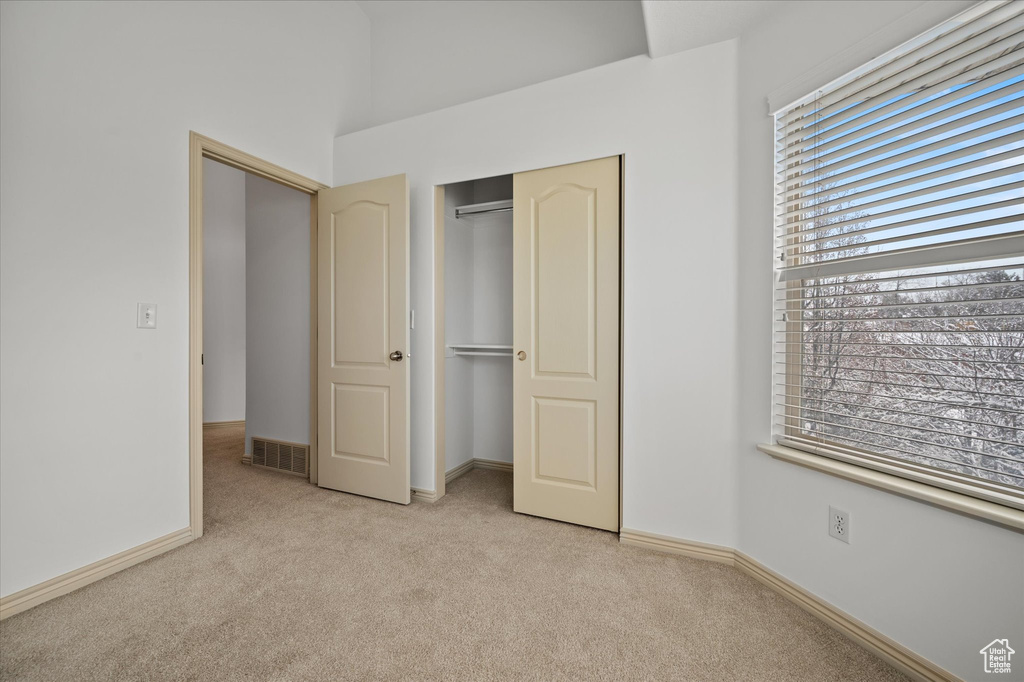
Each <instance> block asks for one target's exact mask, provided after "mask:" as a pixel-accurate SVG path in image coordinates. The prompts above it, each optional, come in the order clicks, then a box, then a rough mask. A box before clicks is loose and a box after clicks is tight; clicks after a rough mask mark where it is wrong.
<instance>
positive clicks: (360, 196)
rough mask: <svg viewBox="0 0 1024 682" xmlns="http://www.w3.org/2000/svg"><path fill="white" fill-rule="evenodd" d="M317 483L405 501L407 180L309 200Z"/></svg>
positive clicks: (395, 179)
mask: <svg viewBox="0 0 1024 682" xmlns="http://www.w3.org/2000/svg"><path fill="white" fill-rule="evenodd" d="M317 204H318V213H319V215H318V221H317V229H318V235H319V236H318V243H317V258H318V268H317V276H318V279H319V283H318V285H319V288H318V296H317V305H318V307H319V311H318V317H317V328H318V329H317V348H318V351H317V365H318V371H317V410H318V419H319V427H318V428H319V434H318V438H317V442H318V448H317V463H318V465H319V480H318V481H317V482H318V484H319V485H320V486H322V487H324V488H333V489H335V490H342V491H345V492H349V493H356V494H358V495H366V496H367V497H376V498H379V499H382V500H390V501H391V502H399V503H401V504H409V495H410V487H409V361H408V360H407V359H406V357H405V356H406V355H407V354H408V352H409V331H408V328H409V325H407V324H406V319H407V318H408V316H407V314H406V310H407V309H408V305H407V301H408V291H409V208H408V207H409V185H408V183H407V182H406V178H405V176H404V175H396V176H393V177H390V178H382V179H380V180H371V181H369V182H361V183H358V184H355V185H346V186H344V187H335V188H334V189H328V190H323V191H321V192H320V194H319V196H318V199H317Z"/></svg>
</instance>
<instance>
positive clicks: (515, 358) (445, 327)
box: [317, 156, 622, 531]
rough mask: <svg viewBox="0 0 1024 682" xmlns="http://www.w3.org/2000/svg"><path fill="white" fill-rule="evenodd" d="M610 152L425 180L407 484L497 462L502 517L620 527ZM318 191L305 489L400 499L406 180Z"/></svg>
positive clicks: (617, 186)
mask: <svg viewBox="0 0 1024 682" xmlns="http://www.w3.org/2000/svg"><path fill="white" fill-rule="evenodd" d="M621 162H622V160H621V158H620V157H617V156H612V157H606V158H603V159H596V160H594V161H584V162H581V163H572V164H567V165H564V166H554V167H550V168H542V169H539V170H532V171H525V172H520V173H515V174H513V175H505V176H499V177H490V178H486V179H482V180H473V181H467V182H459V183H452V184H447V185H438V186H435V187H434V196H435V203H434V215H435V223H434V229H435V231H436V233H435V237H436V239H437V241H436V242H435V243H436V244H437V245H438V248H437V249H435V251H434V258H435V266H436V269H435V274H436V276H437V278H438V279H437V280H436V285H437V286H435V288H434V295H435V297H436V298H435V319H434V325H435V326H434V333H435V334H436V337H435V342H436V345H435V354H434V358H433V359H434V362H435V366H434V370H435V372H434V377H435V380H436V381H435V386H434V389H435V396H434V397H435V401H436V402H435V403H434V406H435V407H436V409H435V410H434V413H435V415H436V421H435V424H434V427H435V429H436V431H435V433H436V435H437V441H436V442H437V449H436V453H437V456H436V459H435V460H434V462H433V464H434V465H435V467H436V468H435V469H434V471H433V472H431V473H433V474H434V484H435V489H434V490H431V489H430V488H429V487H425V486H424V487H417V488H416V493H417V496H422V497H424V498H425V500H426V501H434V500H437V499H438V498H439V497H442V496H444V495H445V487H446V486H445V482H446V480H452V479H453V478H454V477H455V476H457V475H459V474H461V473H465V472H466V471H468V470H469V469H471V468H474V467H490V468H500V469H506V470H509V469H510V470H512V473H513V476H512V487H513V491H512V492H513V495H512V497H513V509H514V510H515V511H517V512H520V513H524V514H531V515H533V516H541V517H544V518H549V519H556V520H559V521H568V522H570V523H576V524H580V525H583V526H591V527H594V528H603V529H606V530H611V531H618V530H619V424H620V413H619V371H620V369H619V339H620V315H621V311H620V305H619V303H620V288H619V284H620V279H619V274H620V267H621V261H620V253H621V249H620V242H621V233H620V230H621V224H622V223H621V201H620V195H621V170H620V168H621ZM317 201H318V203H317V208H318V220H317V223H318V228H317V229H318V242H317V243H318V247H317V277H318V282H319V288H318V297H317V302H318V306H319V316H318V323H317V329H318V341H317V349H318V353H317V370H318V374H317V384H318V388H317V410H318V412H317V413H318V424H319V435H318V441H319V443H320V445H321V448H320V449H319V451H318V464H319V469H318V471H319V480H318V483H319V485H321V486H323V487H327V488H334V489H336V490H342V491H345V492H351V493H356V494H359V495H365V496H368V497H375V498H378V499H382V500H390V501H392V502H398V503H400V504H408V503H409V501H410V498H411V493H412V490H411V475H410V472H411V458H410V443H411V439H410V437H409V430H410V418H409V415H410V405H411V402H410V401H411V400H412V398H411V395H410V390H409V387H410V383H409V382H410V373H409V364H410V363H409V362H407V361H406V360H405V358H406V357H407V353H408V349H409V345H410V343H409V342H410V329H411V328H413V327H414V324H415V320H414V317H413V316H412V315H411V312H412V311H410V310H409V307H408V300H407V298H406V294H407V292H408V291H409V288H408V284H409V281H410V269H409V249H408V245H409V241H410V240H409V184H408V179H407V178H406V176H404V175H395V176H391V177H387V178H378V179H376V180H367V181H364V182H360V183H355V184H352V185H345V186H342V187H334V188H331V189H325V190H322V191H321V192H320V193H319V195H318V200H317ZM442 245H443V246H442ZM442 351H443V352H442ZM421 452H422V450H421ZM422 473H423V472H422V470H421V473H420V476H422ZM421 485H422V484H421Z"/></svg>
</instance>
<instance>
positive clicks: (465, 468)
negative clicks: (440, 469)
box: [444, 457, 512, 484]
mask: <svg viewBox="0 0 1024 682" xmlns="http://www.w3.org/2000/svg"><path fill="white" fill-rule="evenodd" d="M473 469H492V470H494V471H512V462H500V461H498V460H496V459H481V458H480V457H474V458H473V459H470V460H466V461H465V462H463V463H462V464H460V465H459V466H457V467H455V468H454V469H450V470H449V471H448V472H447V473H446V474H445V475H444V482H445V483H446V484H448V483H451V482H452V481H454V480H455V479H456V478H458V477H459V476H462V475H463V474H465V473H468V472H470V471H472V470H473Z"/></svg>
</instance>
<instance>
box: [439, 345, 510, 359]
mask: <svg viewBox="0 0 1024 682" xmlns="http://www.w3.org/2000/svg"><path fill="white" fill-rule="evenodd" d="M448 350H449V351H451V355H450V356H449V357H459V356H463V355H490V356H496V357H512V346H510V345H509V346H506V345H498V344H491V343H450V344H448Z"/></svg>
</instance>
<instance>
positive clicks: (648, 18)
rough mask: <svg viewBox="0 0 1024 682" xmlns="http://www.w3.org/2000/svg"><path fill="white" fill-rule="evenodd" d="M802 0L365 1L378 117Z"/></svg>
mask: <svg viewBox="0 0 1024 682" xmlns="http://www.w3.org/2000/svg"><path fill="white" fill-rule="evenodd" d="M787 4H792V0H729V1H724V0H642V1H641V0H475V1H472V2H466V1H459V0H359V5H360V7H362V8H363V11H364V12H365V13H366V15H367V16H368V17H369V19H370V26H371V40H370V44H371V49H370V52H371V54H370V71H371V74H370V84H371V108H372V110H373V113H372V116H371V121H370V123H371V125H377V124H381V123H386V122H389V121H394V120H398V119H402V118H407V117H410V116H415V115H418V114H423V113H426V112H429V111H436V110H438V109H443V108H445V107H449V106H453V105H456V104H461V103H463V102H468V101H471V100H475V99H480V98H481V97H487V96H489V95H494V94H498V93H500V92H506V91H509V90H514V89H516V88H521V87H524V86H527V85H532V84H534V83H539V82H541V81H545V80H549V79H552V78H557V77H559V76H565V75H568V74H570V73H575V72H578V71H583V70H586V69H591V68H594V67H596V66H601V65H602V64H608V63H610V62H614V61H618V60H620V59H626V58H628V57H633V56H636V55H642V54H648V55H649V56H651V57H652V58H656V57H663V56H665V55H669V54H673V53H675V52H681V51H683V50H689V49H693V48H695V47H701V46H703V45H710V44H711V43H716V42H720V41H723V40H728V39H730V38H735V37H737V36H739V35H741V34H742V33H743V32H744V31H745V30H747V29H748V28H750V27H751V26H754V25H756V23H757V22H758V21H761V20H763V19H764V18H765V17H767V16H768V15H769V14H770V13H771V12H773V11H776V10H778V9H780V8H781V6H783V5H787Z"/></svg>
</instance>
